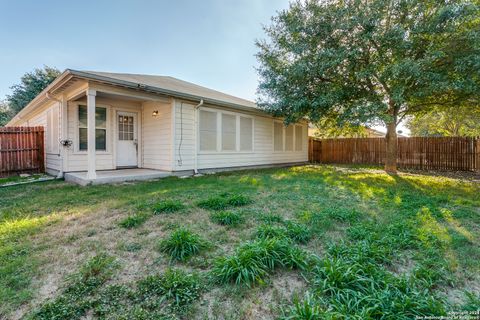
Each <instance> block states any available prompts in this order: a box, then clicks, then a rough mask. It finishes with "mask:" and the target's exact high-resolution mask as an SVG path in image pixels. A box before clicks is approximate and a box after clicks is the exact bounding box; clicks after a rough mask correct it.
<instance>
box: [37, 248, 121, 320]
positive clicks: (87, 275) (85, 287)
mask: <svg viewBox="0 0 480 320" xmlns="http://www.w3.org/2000/svg"><path fill="white" fill-rule="evenodd" d="M117 267H118V264H117V263H116V261H115V259H114V258H113V257H111V256H108V255H106V254H99V255H97V256H95V257H93V258H91V259H90V260H88V261H87V262H86V263H85V264H84V265H83V266H82V267H81V268H80V270H79V272H77V273H76V274H74V275H72V276H71V277H70V279H69V280H70V281H69V284H68V285H67V287H66V288H65V290H64V291H63V292H62V294H61V295H60V296H58V297H57V298H55V299H54V300H51V301H48V302H47V303H45V304H44V305H42V306H41V307H40V309H39V310H38V311H37V312H35V313H34V314H33V316H32V318H33V319H42V320H43V319H45V320H46V319H79V318H81V317H83V316H84V315H85V313H86V312H87V310H89V309H91V308H92V307H93V306H94V304H93V301H92V300H91V299H89V297H90V296H92V295H93V294H94V292H95V291H96V290H98V289H99V288H100V287H101V286H102V285H103V284H104V283H105V282H106V281H108V280H109V279H110V278H111V277H112V275H113V273H114V271H115V270H116V269H117Z"/></svg>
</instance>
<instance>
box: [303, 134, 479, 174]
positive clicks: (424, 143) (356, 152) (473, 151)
mask: <svg viewBox="0 0 480 320" xmlns="http://www.w3.org/2000/svg"><path fill="white" fill-rule="evenodd" d="M397 152H398V154H397V165H398V167H400V168H406V169H419V170H442V171H446V170H454V171H480V138H465V137H409V138H404V137H401V138H398V151H397ZM308 154H309V161H310V162H321V163H352V164H373V165H381V164H383V163H384V161H385V155H386V145H385V139H384V138H338V139H315V138H310V141H309V152H308Z"/></svg>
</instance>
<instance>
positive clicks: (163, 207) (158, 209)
mask: <svg viewBox="0 0 480 320" xmlns="http://www.w3.org/2000/svg"><path fill="white" fill-rule="evenodd" d="M184 208H185V205H184V204H183V203H182V202H180V201H178V200H164V201H160V202H158V203H156V204H154V205H153V213H154V214H160V213H173V212H177V211H180V210H182V209H184Z"/></svg>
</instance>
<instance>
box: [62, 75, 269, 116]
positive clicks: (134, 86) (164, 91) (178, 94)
mask: <svg viewBox="0 0 480 320" xmlns="http://www.w3.org/2000/svg"><path fill="white" fill-rule="evenodd" d="M67 70H68V71H69V72H70V73H71V74H72V75H74V76H77V77H80V78H85V79H90V80H96V81H100V82H106V83H109V84H117V85H120V86H124V87H127V88H130V89H136V90H142V91H148V92H152V93H158V94H163V95H167V96H174V97H177V98H183V99H186V100H190V101H200V100H204V103H206V104H214V105H218V106H224V107H230V108H234V109H242V110H246V111H253V112H258V113H262V114H268V113H266V112H265V111H263V110H261V109H258V108H255V107H249V106H245V105H241V104H237V103H231V102H225V101H222V100H216V99H210V98H204V97H201V96H197V95H193V94H189V93H183V92H179V91H175V90H169V89H162V88H158V87H152V86H148V85H144V84H140V83H136V82H130V81H124V80H118V79H114V78H110V77H105V76H100V75H96V74H91V73H88V72H83V71H77V70H70V69H67Z"/></svg>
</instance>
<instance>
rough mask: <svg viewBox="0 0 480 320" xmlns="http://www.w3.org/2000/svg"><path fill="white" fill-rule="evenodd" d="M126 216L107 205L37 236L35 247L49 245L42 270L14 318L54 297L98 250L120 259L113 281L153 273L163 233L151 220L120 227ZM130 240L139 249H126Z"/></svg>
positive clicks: (73, 216) (69, 218)
mask: <svg viewBox="0 0 480 320" xmlns="http://www.w3.org/2000/svg"><path fill="white" fill-rule="evenodd" d="M125 216H126V213H125V212H121V211H118V210H106V209H105V208H100V209H98V210H96V211H94V212H80V213H74V214H70V215H66V216H65V218H64V219H63V220H62V221H60V222H58V223H55V224H52V225H51V226H49V227H47V228H46V229H45V230H44V231H43V232H42V233H41V234H37V235H36V236H34V237H33V241H34V243H35V244H36V246H38V247H41V248H47V249H45V250H41V251H40V254H39V258H40V261H41V264H42V265H41V266H40V269H39V270H41V272H40V273H39V274H38V275H37V276H36V277H34V278H33V279H32V288H34V291H35V292H36V293H35V296H34V298H33V299H32V300H31V301H30V302H29V303H28V304H25V305H23V306H22V307H21V308H19V309H18V310H17V311H16V312H15V314H14V315H13V319H20V318H22V317H23V316H24V315H25V314H26V312H28V310H33V309H35V308H36V307H38V306H39V305H41V304H42V303H44V302H45V301H46V300H48V299H51V298H53V297H55V296H56V295H57V294H58V292H59V291H60V290H61V288H62V286H63V285H64V281H65V278H66V277H67V276H68V275H70V274H72V273H74V272H76V271H77V270H78V268H79V267H80V266H81V265H82V263H84V262H85V261H86V260H87V259H88V258H90V257H92V256H93V255H94V254H96V253H98V252H102V251H104V252H107V253H109V254H111V255H114V256H115V257H117V259H118V261H119V262H120V265H121V269H120V270H119V272H118V273H117V274H116V275H115V279H113V281H114V282H118V283H129V282H132V281H134V280H136V279H138V278H140V277H144V276H145V274H150V273H152V270H151V269H152V268H151V266H152V264H154V260H155V259H156V258H157V257H158V256H159V253H158V252H157V251H156V250H155V244H156V243H157V241H158V239H159V238H161V237H162V236H163V235H164V232H163V231H161V230H159V228H152V229H150V228H149V226H148V222H147V223H145V225H144V226H143V227H141V228H137V229H132V230H126V229H123V228H120V227H119V226H118V221H119V220H120V219H122V218H124V217H125ZM129 243H136V244H139V246H140V248H139V249H138V250H135V251H133V252H129V251H128V250H125V249H124V248H123V246H124V245H125V244H129ZM163 269H164V267H162V266H161V265H158V266H155V270H154V271H155V272H161V271H162V270H163Z"/></svg>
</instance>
